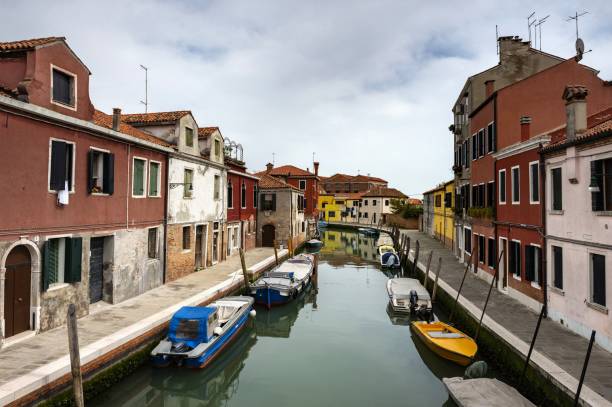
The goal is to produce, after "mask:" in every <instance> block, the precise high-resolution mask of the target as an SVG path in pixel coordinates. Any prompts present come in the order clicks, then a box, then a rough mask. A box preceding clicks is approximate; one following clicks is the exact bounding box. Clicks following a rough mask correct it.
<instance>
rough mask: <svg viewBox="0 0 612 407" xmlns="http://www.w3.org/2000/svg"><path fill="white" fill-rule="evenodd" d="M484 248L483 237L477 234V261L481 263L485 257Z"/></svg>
mask: <svg viewBox="0 0 612 407" xmlns="http://www.w3.org/2000/svg"><path fill="white" fill-rule="evenodd" d="M485 250H486V249H485V237H484V236H482V235H480V236H478V261H479V262H480V263H483V264H484V262H485V258H486V252H485Z"/></svg>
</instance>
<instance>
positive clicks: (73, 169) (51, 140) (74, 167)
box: [47, 137, 76, 194]
mask: <svg viewBox="0 0 612 407" xmlns="http://www.w3.org/2000/svg"><path fill="white" fill-rule="evenodd" d="M53 141H60V142H62V143H66V144H72V174H71V180H70V190H69V191H68V193H69V194H74V192H75V190H76V187H75V181H76V176H75V174H76V166H75V165H76V142H75V141H68V140H64V139H61V138H55V137H49V155H48V157H49V158H48V162H47V192H49V193H52V194H57V193H58V192H59V191H56V190H54V189H51V188H49V186H50V185H49V184H50V183H51V157H52V155H53Z"/></svg>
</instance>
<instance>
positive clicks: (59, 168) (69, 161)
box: [49, 140, 74, 191]
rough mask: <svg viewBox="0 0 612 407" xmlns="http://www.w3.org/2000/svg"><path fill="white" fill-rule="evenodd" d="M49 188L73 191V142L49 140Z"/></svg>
mask: <svg viewBox="0 0 612 407" xmlns="http://www.w3.org/2000/svg"><path fill="white" fill-rule="evenodd" d="M50 150H51V151H50V152H49V154H50V157H49V160H50V164H49V190H50V191H63V190H66V189H67V190H68V191H74V188H73V187H74V185H73V181H74V143H68V142H65V141H61V140H51V147H50Z"/></svg>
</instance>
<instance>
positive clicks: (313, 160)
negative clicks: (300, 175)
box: [312, 151, 316, 163]
mask: <svg viewBox="0 0 612 407" xmlns="http://www.w3.org/2000/svg"><path fill="white" fill-rule="evenodd" d="M315 154H316V153H315V152H314V151H313V152H312V162H313V163H314V162H315Z"/></svg>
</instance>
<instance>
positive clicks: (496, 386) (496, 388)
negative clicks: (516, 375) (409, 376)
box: [442, 377, 535, 407]
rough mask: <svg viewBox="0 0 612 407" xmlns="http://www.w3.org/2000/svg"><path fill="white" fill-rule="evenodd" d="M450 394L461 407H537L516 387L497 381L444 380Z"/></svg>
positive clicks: (457, 378) (480, 379)
mask: <svg viewBox="0 0 612 407" xmlns="http://www.w3.org/2000/svg"><path fill="white" fill-rule="evenodd" d="M442 382H443V383H444V385H445V386H446V388H447V390H448V393H449V394H450V396H451V398H452V399H453V401H454V402H455V403H456V404H457V405H458V406H459V407H485V406H496V407H535V404H533V403H532V402H531V401H529V400H527V399H526V398H525V397H523V396H522V395H521V393H519V392H518V391H517V390H516V389H515V388H514V387H512V386H509V385H507V384H506V383H504V382H502V381H499V380H497V379H488V378H479V379H463V378H461V377H450V378H448V377H447V378H444V379H442Z"/></svg>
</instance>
